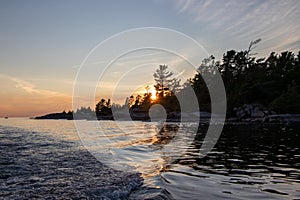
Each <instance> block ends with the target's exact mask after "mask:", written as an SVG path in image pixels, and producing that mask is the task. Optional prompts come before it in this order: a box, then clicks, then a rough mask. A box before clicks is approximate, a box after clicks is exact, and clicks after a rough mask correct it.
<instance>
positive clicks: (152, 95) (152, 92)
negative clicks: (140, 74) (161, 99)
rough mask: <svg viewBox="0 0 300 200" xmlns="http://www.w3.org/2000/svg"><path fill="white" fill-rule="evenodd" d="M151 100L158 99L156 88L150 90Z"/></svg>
mask: <svg viewBox="0 0 300 200" xmlns="http://www.w3.org/2000/svg"><path fill="white" fill-rule="evenodd" d="M149 92H150V94H151V100H156V90H150V91H149Z"/></svg>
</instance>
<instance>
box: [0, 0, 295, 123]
mask: <svg viewBox="0 0 300 200" xmlns="http://www.w3.org/2000/svg"><path fill="white" fill-rule="evenodd" d="M299 19H300V1H299V0H286V1H271V0H269V1H262V0H256V1H237V0H236V1H230V0H215V1H213V0H165V1H160V0H149V1H141V0H130V1H121V0H120V1H114V0H112V1H79V0H78V1H77V0H72V1H39V0H35V1H32V0H27V1H22V0H19V1H18V0H15V1H10V0H6V1H5V0H2V1H0V27H1V28H0V117H4V116H9V117H15V116H26V117H27V116H36V115H41V114H46V113H51V112H61V111H62V110H70V109H72V92H73V84H74V80H75V77H76V74H77V71H78V69H79V67H80V65H81V63H82V62H83V60H84V58H85V57H86V56H87V54H88V53H89V52H90V51H91V50H92V49H93V48H94V47H95V46H96V45H97V44H99V43H100V42H102V41H103V40H105V39H107V38H109V37H111V36H112V35H115V34H118V33H119V32H122V31H126V30H129V29H133V28H142V27H162V28H168V29H173V30H176V31H179V32H182V33H184V34H186V35H188V36H190V37H191V38H193V39H195V40H196V41H197V42H198V43H199V44H201V45H202V46H203V47H204V48H205V50H206V51H207V53H208V54H209V55H211V54H213V55H215V56H216V58H217V59H220V58H221V57H222V54H223V53H224V52H226V51H227V50H230V49H235V50H244V49H246V48H247V47H248V45H249V43H250V41H252V40H255V39H257V38H261V39H262V42H261V43H260V44H259V45H258V47H257V48H256V49H255V51H256V52H257V53H258V55H257V56H258V57H264V56H268V54H269V53H270V52H272V51H275V52H281V51H286V50H288V51H293V52H297V51H299V50H300V25H299ZM114 48H118V46H117V45H116V46H112V47H111V49H114ZM156 58H157V59H156ZM137 59H140V60H143V59H144V60H145V61H147V63H149V62H150V61H151V63H153V66H149V67H148V68H147V69H149V70H148V71H146V72H145V71H144V70H141V71H138V70H137V71H136V74H140V75H137V76H135V79H136V80H137V81H139V82H143V81H144V83H145V85H146V84H148V83H149V82H150V81H151V79H150V78H151V76H152V74H153V70H155V67H156V66H157V64H159V63H161V62H164V63H161V64H168V65H172V66H176V58H173V57H172V56H170V55H166V54H165V53H161V52H154V51H153V52H152V51H147V52H140V54H138V56H136V55H129V56H128V57H127V58H124V59H123V60H122V59H121V60H119V63H121V64H119V65H118V66H116V73H117V72H118V69H119V72H122V70H124V69H125V68H124V66H125V67H127V68H126V69H130V66H135V65H136V64H135V62H136V60H137ZM122 61H123V62H122ZM141 63H142V62H141ZM96 64H97V67H99V68H101V67H104V66H102V65H101V62H98V63H96ZM199 64H200V63H199ZM118 67H119V68H118ZM175 68H176V67H175ZM122 73H123V72H122ZM124 73H125V72H124ZM179 73H180V70H179ZM145 74H147V75H148V76H147V77H146V76H143V75H145ZM125 83H127V84H128V85H130V84H131V85H135V82H134V81H132V80H127V81H125ZM87 84H88V83H87ZM103 84H104V85H102V86H103V88H109V86H110V85H111V84H110V83H109V82H105V83H103ZM105 84H106V85H105ZM125 85H126V84H125ZM140 85H141V84H140ZM124 88H125V89H126V87H124ZM100 90H101V88H100ZM127 92H130V91H124V93H123V94H120V95H121V96H122V95H123V96H124V95H125V96H126V94H127ZM100 93H101V97H105V98H108V97H109V94H108V92H107V91H105V90H104V89H103V90H101V91H100Z"/></svg>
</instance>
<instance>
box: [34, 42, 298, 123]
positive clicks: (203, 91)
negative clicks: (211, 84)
mask: <svg viewBox="0 0 300 200" xmlns="http://www.w3.org/2000/svg"><path fill="white" fill-rule="evenodd" d="M260 41H261V40H260V39H258V40H255V41H252V42H251V43H250V45H249V47H248V49H247V50H244V51H239V52H238V51H235V50H230V51H227V52H226V53H224V54H223V58H222V60H221V61H216V60H215V57H214V56H210V57H208V58H205V59H204V60H203V61H202V63H201V64H200V66H199V68H198V70H197V71H196V74H195V75H194V77H192V78H190V79H188V80H186V81H185V82H184V83H183V84H181V80H180V79H177V78H176V77H174V75H173V73H172V72H170V71H169V70H168V66H167V65H159V67H158V69H157V70H156V71H155V72H154V74H153V77H154V84H153V86H152V88H154V89H151V86H147V87H146V88H145V93H144V94H142V95H141V94H138V95H136V96H134V95H130V96H129V97H128V98H127V99H126V100H125V103H124V105H120V104H116V103H112V102H111V100H110V99H108V100H106V99H101V100H100V101H99V102H98V103H97V104H96V105H95V109H91V108H90V107H88V108H85V107H81V108H79V109H77V110H76V111H69V112H65V111H63V112H62V113H52V114H47V115H44V116H39V117H35V119H66V120H72V119H74V117H73V116H74V115H76V119H87V120H91V119H98V120H114V117H113V114H112V113H113V112H112V111H117V112H118V113H119V114H120V115H122V112H124V111H125V110H127V111H129V113H130V117H131V119H132V120H143V121H147V120H149V119H150V118H149V109H150V108H151V106H152V105H154V104H160V105H162V106H163V107H164V108H165V110H166V113H167V121H179V120H180V118H181V117H180V116H181V114H183V113H181V110H180V103H179V102H178V97H183V98H184V97H185V94H186V90H187V85H189V86H191V87H192V89H193V90H194V91H195V94H196V96H197V99H198V104H199V109H200V110H201V113H202V114H201V113H200V115H201V116H202V118H204V119H205V120H207V119H209V118H210V111H211V99H210V95H209V91H208V88H207V86H206V83H205V81H204V80H203V78H202V75H203V74H208V73H210V74H213V73H214V72H212V71H211V69H212V66H213V68H214V69H218V71H219V73H220V74H221V77H222V79H223V82H224V86H225V89H226V95H227V113H226V117H227V121H259V122H272V121H276V120H277V121H282V120H289V119H290V120H292V121H293V120H294V121H297V120H299V117H300V116H299V114H300V93H299V91H300V79H299V77H300V52H298V54H297V55H295V54H294V53H292V52H288V51H286V52H282V53H281V54H276V53H274V52H272V53H271V54H270V55H269V57H268V58H256V57H254V55H255V53H253V52H252V51H253V49H254V48H255V46H256V45H257V44H258V43H259V42H260ZM193 112H195V111H194V110H190V111H189V113H184V114H185V115H191V118H192V117H193ZM124 119H125V120H126V118H124ZM299 121H300V120H299Z"/></svg>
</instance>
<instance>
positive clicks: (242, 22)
mask: <svg viewBox="0 0 300 200" xmlns="http://www.w3.org/2000/svg"><path fill="white" fill-rule="evenodd" d="M176 2H177V3H176V8H177V11H178V13H179V14H182V13H184V14H186V15H188V16H190V17H191V19H192V20H194V22H195V23H198V24H199V25H201V26H203V28H204V29H209V32H217V34H219V35H223V37H224V39H226V36H231V37H232V38H236V40H246V41H251V40H254V39H257V38H262V39H263V43H264V42H265V41H268V42H266V45H268V43H272V44H273V45H274V46H276V47H275V48H276V50H299V49H300V46H299V45H298V44H299V41H300V34H299V33H300V24H299V22H298V19H300V1H298V0H286V1H261V0H254V1H238V0H219V1H212V0H198V1H196V0H177V1H176ZM221 37H222V36H221ZM291 38H292V39H291ZM263 43H262V45H263Z"/></svg>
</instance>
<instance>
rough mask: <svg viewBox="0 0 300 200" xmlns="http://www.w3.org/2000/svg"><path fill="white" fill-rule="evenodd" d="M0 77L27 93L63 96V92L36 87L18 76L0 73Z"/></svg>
mask: <svg viewBox="0 0 300 200" xmlns="http://www.w3.org/2000/svg"><path fill="white" fill-rule="evenodd" d="M0 77H2V78H4V79H8V80H10V81H12V82H14V83H15V87H16V88H21V89H23V90H24V91H25V92H27V93H29V94H40V95H46V96H65V94H62V93H59V92H54V91H50V90H44V89H38V88H37V87H36V86H35V85H34V84H32V83H30V82H28V81H25V80H22V79H20V78H17V77H12V76H9V75H6V74H0Z"/></svg>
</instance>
